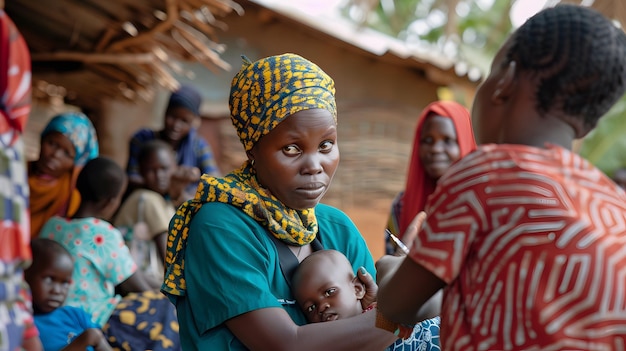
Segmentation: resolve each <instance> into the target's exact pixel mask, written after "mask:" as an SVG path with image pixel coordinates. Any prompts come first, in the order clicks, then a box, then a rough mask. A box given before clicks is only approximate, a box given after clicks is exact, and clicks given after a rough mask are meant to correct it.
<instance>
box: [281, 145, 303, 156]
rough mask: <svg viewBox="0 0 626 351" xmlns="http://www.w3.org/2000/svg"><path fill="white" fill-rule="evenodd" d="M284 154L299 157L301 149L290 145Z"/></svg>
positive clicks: (285, 148)
mask: <svg viewBox="0 0 626 351" xmlns="http://www.w3.org/2000/svg"><path fill="white" fill-rule="evenodd" d="M283 152H284V153H285V154H286V155H297V154H299V153H300V149H298V147H297V146H295V145H288V146H285V147H284V148H283Z"/></svg>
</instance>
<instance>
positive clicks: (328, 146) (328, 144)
mask: <svg viewBox="0 0 626 351" xmlns="http://www.w3.org/2000/svg"><path fill="white" fill-rule="evenodd" d="M334 145H335V143H333V142H332V141H325V142H323V143H322V144H321V145H320V150H321V151H330V150H332V149H333V146H334Z"/></svg>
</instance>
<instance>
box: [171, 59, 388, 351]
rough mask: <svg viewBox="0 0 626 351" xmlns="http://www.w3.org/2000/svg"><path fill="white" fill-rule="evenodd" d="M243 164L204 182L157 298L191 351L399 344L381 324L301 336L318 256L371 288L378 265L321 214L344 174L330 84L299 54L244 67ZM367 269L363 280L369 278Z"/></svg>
mask: <svg viewBox="0 0 626 351" xmlns="http://www.w3.org/2000/svg"><path fill="white" fill-rule="evenodd" d="M229 106H230V111H231V120H232V122H233V125H234V127H235V129H236V131H237V134H238V136H239V139H240V140H241V143H242V144H243V146H244V149H245V151H246V154H247V156H248V160H247V161H246V162H245V163H244V164H243V165H242V166H241V167H240V168H239V169H237V170H235V171H233V172H231V173H229V174H227V175H226V176H225V177H212V176H209V175H203V176H202V178H201V181H200V184H199V185H198V192H197V193H196V195H195V197H194V199H193V200H189V201H187V202H185V203H183V204H182V205H181V206H180V207H179V208H178V210H177V213H176V215H175V216H174V217H173V218H172V220H171V222H170V228H169V236H168V243H167V247H168V252H167V254H166V259H165V263H166V264H165V266H166V267H165V268H166V273H165V281H164V283H163V286H162V291H163V292H164V293H165V294H166V295H167V296H168V297H169V298H170V300H171V301H172V302H173V303H174V304H175V305H176V310H177V312H178V321H179V326H180V328H179V330H180V339H181V343H182V347H183V349H184V350H301V351H306V350H383V349H385V347H387V346H389V345H391V344H393V343H394V341H395V340H397V336H395V335H394V334H393V333H391V332H387V331H384V330H382V329H379V328H376V327H375V326H374V321H375V317H376V314H375V312H374V311H367V312H366V313H363V314H360V315H358V316H355V317H351V318H346V319H342V320H337V321H331V322H327V323H313V324H306V323H307V320H306V317H305V315H304V313H303V312H302V311H301V310H300V308H299V307H298V305H297V304H296V301H295V299H294V295H293V293H292V291H291V289H290V286H291V283H290V281H291V275H292V273H290V272H293V269H291V270H290V269H287V267H288V266H291V265H289V264H288V262H294V261H295V265H294V266H291V267H293V268H295V267H297V266H298V263H299V262H300V261H302V260H303V259H304V258H305V257H307V256H309V255H310V254H311V253H312V252H313V251H314V250H315V251H317V250H319V249H321V248H322V247H323V248H326V249H333V250H336V251H339V252H341V253H343V254H344V255H345V256H346V257H348V259H349V261H350V262H351V264H352V269H353V270H354V271H356V272H357V276H358V277H359V279H360V280H361V281H362V282H363V283H364V284H365V286H366V291H367V294H368V295H366V296H365V297H364V298H363V299H362V304H363V308H364V309H366V308H367V307H368V306H370V305H371V304H372V302H373V298H372V296H375V293H376V290H377V287H376V284H375V283H374V281H373V278H372V275H371V274H368V273H367V272H374V261H373V259H372V256H371V254H370V252H369V250H368V248H367V245H366V243H365V241H364V239H363V237H362V236H361V235H360V233H359V232H358V230H357V228H356V227H355V225H354V223H353V222H352V221H351V220H350V219H349V218H348V217H347V216H346V215H345V214H344V213H343V212H341V211H340V210H338V209H336V208H334V207H330V206H327V205H324V204H321V203H320V200H321V199H322V197H323V196H324V194H325V193H326V191H327V190H328V187H329V186H330V183H331V180H332V178H333V176H334V174H335V171H336V169H337V166H338V164H339V149H338V145H337V109H336V105H335V87H334V82H333V80H332V79H331V78H330V77H329V76H328V75H327V74H326V73H325V72H324V71H322V70H321V69H320V68H319V67H318V66H317V65H315V64H314V63H312V62H310V61H308V60H306V59H305V58H303V57H301V56H298V55H295V54H283V55H278V56H270V57H266V58H262V59H260V60H258V61H256V62H250V61H249V60H247V59H244V63H243V67H242V68H241V70H240V71H239V73H237V74H236V75H235V77H234V78H233V81H232V85H231V93H230V99H229ZM363 267H364V268H365V269H363Z"/></svg>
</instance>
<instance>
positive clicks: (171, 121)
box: [163, 107, 199, 141]
mask: <svg viewBox="0 0 626 351" xmlns="http://www.w3.org/2000/svg"><path fill="white" fill-rule="evenodd" d="M197 118H199V117H198V116H196V115H195V114H194V113H193V112H192V111H190V110H188V109H186V108H184V107H174V108H171V109H169V110H167V111H166V112H165V128H164V129H163V132H164V134H165V137H166V138H167V139H168V140H170V141H180V140H182V139H183V138H185V137H186V136H187V135H188V134H189V131H190V130H191V128H193V124H194V122H195V121H196V119H197Z"/></svg>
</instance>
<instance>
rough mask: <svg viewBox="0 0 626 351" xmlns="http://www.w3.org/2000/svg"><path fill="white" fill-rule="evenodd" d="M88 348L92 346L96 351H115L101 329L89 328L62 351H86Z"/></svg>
mask: <svg viewBox="0 0 626 351" xmlns="http://www.w3.org/2000/svg"><path fill="white" fill-rule="evenodd" d="M87 346H92V347H93V348H94V349H95V350H96V351H112V350H113V349H112V348H111V346H110V345H109V343H108V342H107V341H106V339H105V338H104V335H103V334H102V331H101V330H100V329H97V328H89V329H86V330H85V331H84V332H82V333H81V334H80V335H79V336H77V337H76V339H74V340H72V342H71V343H70V344H69V345H67V346H66V347H64V348H63V349H62V350H61V351H84V350H85V349H86V348H87Z"/></svg>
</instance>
